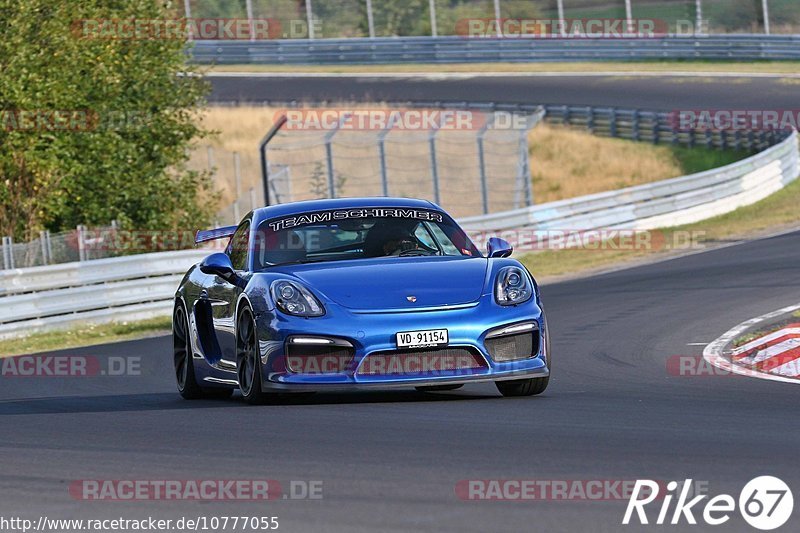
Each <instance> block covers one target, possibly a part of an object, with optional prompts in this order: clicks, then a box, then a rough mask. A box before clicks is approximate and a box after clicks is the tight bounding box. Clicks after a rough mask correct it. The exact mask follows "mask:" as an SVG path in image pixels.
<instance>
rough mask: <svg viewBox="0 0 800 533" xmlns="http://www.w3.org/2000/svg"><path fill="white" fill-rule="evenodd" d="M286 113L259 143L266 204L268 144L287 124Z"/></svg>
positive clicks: (267, 201) (265, 202)
mask: <svg viewBox="0 0 800 533" xmlns="http://www.w3.org/2000/svg"><path fill="white" fill-rule="evenodd" d="M286 121H287V118H286V114H283V115H281V116H280V117H278V120H276V121H275V123H274V124H273V125H272V127H271V128H270V129H269V131H268V132H267V134H266V135H264V138H263V139H261V142H260V143H258V156H259V160H260V163H261V186H262V187H263V188H264V205H266V206H268V205H269V161H267V145H268V144H269V142H270V141H271V140H272V138H273V137H275V136H276V135H277V134H278V132H279V131H280V129H281V128H282V127H283V125H284V124H286Z"/></svg>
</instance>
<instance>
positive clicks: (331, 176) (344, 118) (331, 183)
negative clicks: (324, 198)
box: [325, 113, 352, 198]
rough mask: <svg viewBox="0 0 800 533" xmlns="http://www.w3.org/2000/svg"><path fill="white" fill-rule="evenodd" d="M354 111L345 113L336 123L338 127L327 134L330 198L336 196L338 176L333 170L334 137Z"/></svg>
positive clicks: (326, 154) (326, 151)
mask: <svg viewBox="0 0 800 533" xmlns="http://www.w3.org/2000/svg"><path fill="white" fill-rule="evenodd" d="M350 115H352V113H344V114H343V115H342V117H341V118H340V119H339V122H337V123H336V127H335V128H333V129H332V130H331V131H330V132H328V133H326V134H325V161H326V163H327V166H328V198H336V178H335V177H334V172H333V137H334V136H335V135H336V133H338V131H339V128H341V127H342V124H344V122H345V121H347V120H349V119H350Z"/></svg>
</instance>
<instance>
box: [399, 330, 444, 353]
mask: <svg viewBox="0 0 800 533" xmlns="http://www.w3.org/2000/svg"><path fill="white" fill-rule="evenodd" d="M448 342H449V339H448V338H447V330H446V329H425V330H421V331H401V332H400V333H398V334H397V347H398V348H432V347H438V346H447V343H448Z"/></svg>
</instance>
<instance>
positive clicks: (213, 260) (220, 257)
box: [200, 252, 236, 283]
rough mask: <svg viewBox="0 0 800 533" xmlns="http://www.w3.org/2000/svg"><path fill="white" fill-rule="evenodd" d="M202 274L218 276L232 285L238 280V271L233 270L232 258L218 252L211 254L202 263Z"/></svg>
mask: <svg viewBox="0 0 800 533" xmlns="http://www.w3.org/2000/svg"><path fill="white" fill-rule="evenodd" d="M200 272H202V273H203V274H209V275H217V276H219V277H221V278H222V279H224V280H226V281H229V282H231V283H233V282H234V280H236V271H235V270H234V269H233V264H232V263H231V258H230V257H228V254H223V253H222V252H218V253H215V254H211V255H209V256H208V257H206V258H204V259H203V260H202V261H201V262H200Z"/></svg>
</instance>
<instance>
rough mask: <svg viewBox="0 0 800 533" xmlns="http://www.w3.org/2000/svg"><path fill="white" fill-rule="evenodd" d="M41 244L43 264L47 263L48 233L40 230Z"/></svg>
mask: <svg viewBox="0 0 800 533" xmlns="http://www.w3.org/2000/svg"><path fill="white" fill-rule="evenodd" d="M39 244H40V245H41V246H42V264H43V265H47V234H46V233H45V232H44V231H40V232H39Z"/></svg>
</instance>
